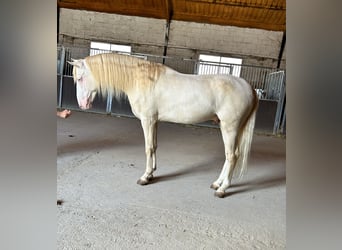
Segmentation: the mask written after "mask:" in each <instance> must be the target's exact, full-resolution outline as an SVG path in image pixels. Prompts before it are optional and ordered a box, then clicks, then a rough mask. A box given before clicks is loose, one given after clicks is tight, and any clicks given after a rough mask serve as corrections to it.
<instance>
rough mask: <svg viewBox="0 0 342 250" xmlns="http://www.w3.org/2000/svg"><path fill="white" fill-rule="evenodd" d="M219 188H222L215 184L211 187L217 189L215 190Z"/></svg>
mask: <svg viewBox="0 0 342 250" xmlns="http://www.w3.org/2000/svg"><path fill="white" fill-rule="evenodd" d="M219 187H220V186H219V185H216V184H214V183H213V184H211V185H210V188H212V189H215V190H217V189H218V188H219Z"/></svg>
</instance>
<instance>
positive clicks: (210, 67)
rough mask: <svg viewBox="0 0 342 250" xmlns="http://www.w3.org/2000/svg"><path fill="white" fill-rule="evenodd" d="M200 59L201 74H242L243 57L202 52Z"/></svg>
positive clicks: (199, 69)
mask: <svg viewBox="0 0 342 250" xmlns="http://www.w3.org/2000/svg"><path fill="white" fill-rule="evenodd" d="M199 60H200V63H199V67H198V74H199V75H210V74H230V75H234V76H240V72H241V64H242V59H240V58H232V57H223V56H212V55H204V54H202V55H200V56H199Z"/></svg>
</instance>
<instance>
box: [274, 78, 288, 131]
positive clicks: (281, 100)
mask: <svg viewBox="0 0 342 250" xmlns="http://www.w3.org/2000/svg"><path fill="white" fill-rule="evenodd" d="M280 85H281V88H280V94H279V100H278V104H277V111H276V115H275V119H274V126H273V134H278V132H279V126H280V119H281V114H282V111H283V107H284V105H283V104H284V97H285V84H284V75H282V77H281V83H280Z"/></svg>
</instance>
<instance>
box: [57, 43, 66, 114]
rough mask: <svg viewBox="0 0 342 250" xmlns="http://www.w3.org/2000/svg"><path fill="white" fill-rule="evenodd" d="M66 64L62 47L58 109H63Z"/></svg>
mask: <svg viewBox="0 0 342 250" xmlns="http://www.w3.org/2000/svg"><path fill="white" fill-rule="evenodd" d="M64 64H65V48H64V46H62V49H61V60H60V65H61V66H60V72H59V73H60V79H59V97H58V107H59V108H61V107H62V96H63V77H64V74H63V72H64Z"/></svg>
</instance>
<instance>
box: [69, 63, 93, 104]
mask: <svg viewBox="0 0 342 250" xmlns="http://www.w3.org/2000/svg"><path fill="white" fill-rule="evenodd" d="M72 60H73V61H72V62H68V63H69V64H71V65H73V67H74V68H73V78H74V82H75V83H76V96H77V102H78V105H79V106H80V108H81V109H89V108H91V103H92V102H93V100H94V98H95V96H96V93H97V88H96V85H95V81H94V79H93V77H92V75H91V72H90V71H89V69H88V68H87V66H86V64H85V61H84V59H79V60H74V59H72Z"/></svg>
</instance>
